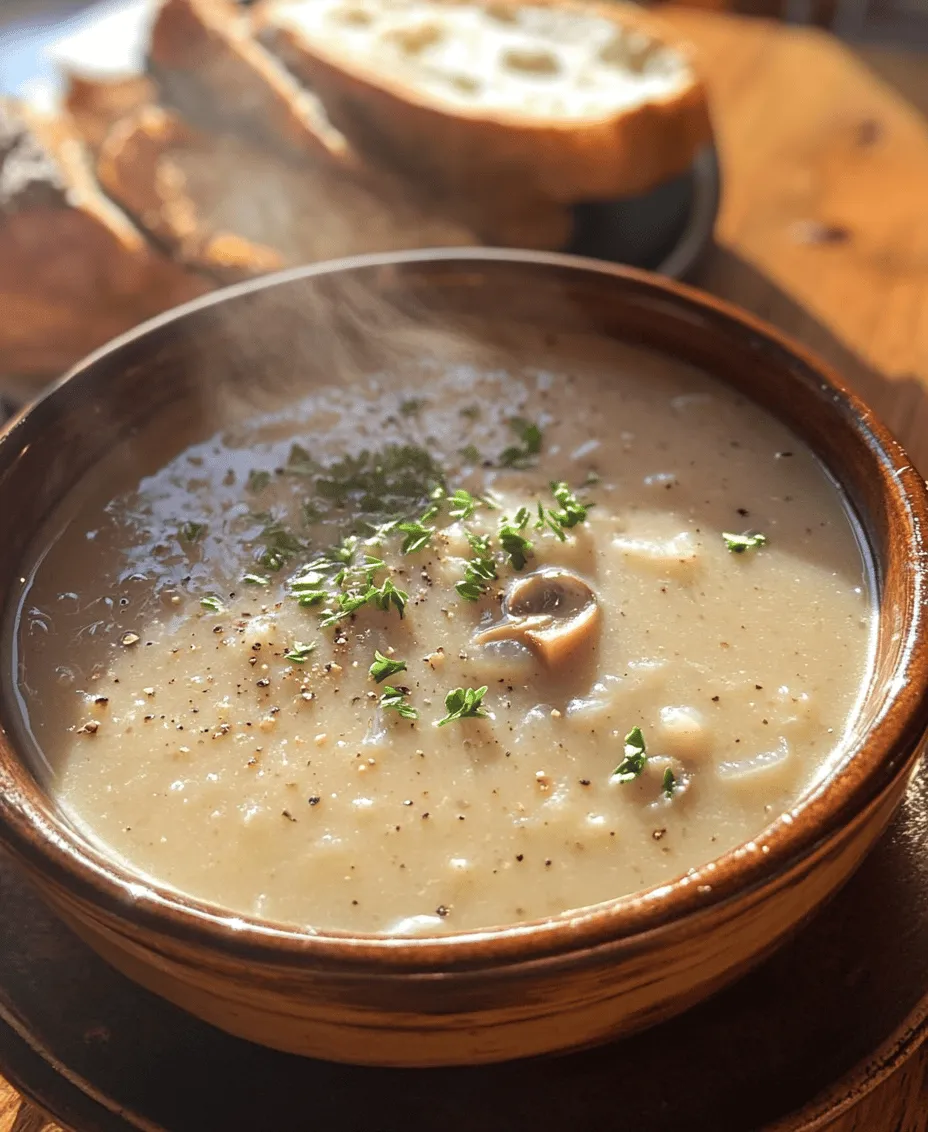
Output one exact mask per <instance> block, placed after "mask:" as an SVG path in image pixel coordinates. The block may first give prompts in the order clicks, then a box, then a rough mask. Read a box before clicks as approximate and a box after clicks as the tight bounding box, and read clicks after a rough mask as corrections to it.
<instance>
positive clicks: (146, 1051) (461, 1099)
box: [0, 761, 928, 1132]
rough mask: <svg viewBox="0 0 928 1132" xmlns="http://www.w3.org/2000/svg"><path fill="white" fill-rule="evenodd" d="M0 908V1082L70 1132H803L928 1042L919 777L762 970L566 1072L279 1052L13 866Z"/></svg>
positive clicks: (923, 772) (1, 876) (562, 1068)
mask: <svg viewBox="0 0 928 1132" xmlns="http://www.w3.org/2000/svg"><path fill="white" fill-rule="evenodd" d="M0 908H2V910H3V914H2V916H0V1071H2V1072H3V1073H4V1074H5V1075H6V1076H8V1077H9V1079H10V1080H11V1081H12V1082H13V1084H14V1085H16V1086H17V1087H18V1088H20V1089H21V1090H22V1091H23V1092H24V1093H25V1094H26V1095H27V1096H29V1097H31V1098H32V1099H33V1100H35V1101H36V1102H37V1103H38V1104H39V1105H40V1106H41V1107H42V1108H44V1109H46V1110H47V1111H48V1112H50V1113H51V1114H52V1115H54V1116H55V1117H56V1118H58V1119H59V1120H60V1121H61V1122H62V1123H64V1124H65V1125H69V1126H70V1127H72V1128H74V1129H76V1130H78V1132H126V1130H128V1129H144V1130H146V1132H164V1130H166V1132H211V1130H213V1129H215V1130H221V1132H245V1130H248V1132H265V1130H270V1129H283V1128H288V1129H313V1130H314V1132H316V1130H318V1132H432V1130H433V1129H434V1130H436V1132H437V1130H440V1132H474V1130H477V1129H479V1130H480V1132H514V1130H521V1129H525V1128H531V1129H533V1132H555V1130H557V1132H683V1130H686V1132H755V1130H757V1129H760V1128H769V1129H772V1128H773V1127H774V1126H775V1127H776V1132H812V1130H813V1129H816V1128H819V1127H821V1124H822V1122H824V1121H825V1120H827V1118H828V1117H829V1116H832V1115H835V1114H836V1113H838V1112H839V1111H841V1109H842V1108H843V1107H844V1106H845V1105H847V1104H848V1103H850V1102H851V1101H852V1100H858V1099H860V1097H862V1096H863V1095H864V1094H865V1093H866V1092H867V1091H868V1090H869V1089H871V1088H873V1087H875V1086H876V1085H877V1084H878V1083H879V1082H880V1081H881V1080H882V1079H883V1078H885V1076H886V1075H887V1073H888V1072H890V1071H891V1070H892V1069H893V1068H894V1067H895V1066H896V1065H898V1064H900V1063H901V1061H902V1060H904V1058H905V1057H906V1056H908V1055H910V1054H911V1053H912V1052H914V1050H915V1049H916V1048H917V1046H918V1044H919V1043H920V1042H921V1041H922V1040H923V1039H924V1038H925V1037H926V1036H928V965H926V956H928V762H925V761H923V762H922V764H921V767H920V769H919V770H918V771H917V773H916V775H915V776H914V778H913V779H912V783H911V786H910V788H909V791H908V795H907V798H906V803H905V806H904V809H903V811H902V812H901V814H900V816H899V818H898V819H897V821H896V822H895V823H894V825H893V827H892V829H891V830H890V832H889V834H888V835H887V836H886V837H885V838H884V839H883V841H882V842H881V843H880V844H879V846H878V847H877V849H876V850H875V851H874V853H873V855H872V856H871V857H870V858H869V859H868V860H867V862H866V863H865V865H864V866H863V868H862V869H861V870H860V872H859V873H858V874H857V876H856V877H855V878H854V879H853V880H852V881H851V883H850V884H849V885H848V886H847V887H846V888H845V889H844V891H843V892H842V893H840V894H839V895H838V897H836V899H835V900H834V901H833V902H832V903H831V905H830V906H829V907H828V908H826V909H825V910H824V911H823V912H822V913H821V914H820V915H819V916H817V917H816V918H815V920H814V921H813V922H812V923H811V924H810V925H809V926H808V927H806V928H805V930H804V931H803V932H802V934H801V935H800V936H798V937H797V938H796V939H795V940H794V941H793V942H792V943H791V944H789V945H788V946H787V947H786V948H785V949H784V950H782V951H781V952H779V953H778V954H777V955H775V956H774V957H773V958H772V959H770V960H768V962H767V963H766V964H764V966H763V967H762V968H760V969H759V970H758V971H756V972H755V973H754V974H752V975H750V976H748V977H747V978H746V979H744V980H743V981H741V982H740V983H738V984H736V985H735V986H733V987H731V988H730V989H729V990H727V991H725V992H723V993H722V994H720V995H718V996H717V997H716V998H714V999H712V1000H711V1001H709V1002H707V1003H705V1004H703V1005H702V1006H699V1007H697V1008H696V1009H694V1010H692V1011H690V1012H689V1013H688V1014H685V1015H683V1016H682V1017H681V1018H678V1019H675V1020H674V1021H673V1022H670V1023H668V1024H666V1025H664V1026H661V1027H658V1028H656V1029H654V1030H651V1031H649V1032H647V1033H645V1034H642V1035H639V1036H637V1037H633V1038H631V1039H629V1040H627V1041H623V1042H618V1043H616V1044H614V1045H611V1046H605V1047H602V1048H601V1049H598V1050H593V1051H589V1052H585V1053H579V1054H572V1055H570V1056H567V1057H560V1058H549V1059H544V1060H536V1061H525V1062H513V1063H510V1064H507V1065H497V1066H490V1067H483V1068H474V1069H450V1070H429V1071H411V1070H406V1071H402V1070H383V1069H362V1068H353V1067H350V1066H344V1065H333V1064H328V1063H324V1062H319V1061H308V1060H303V1059H300V1058H296V1057H291V1056H287V1055H284V1054H279V1053H273V1052H271V1051H270V1050H265V1049H261V1048H259V1047H257V1046H252V1045H249V1044H248V1043H246V1042H242V1041H239V1040H237V1039H234V1038H231V1037H228V1036H226V1035H225V1034H222V1033H220V1032H219V1031H217V1030H214V1029H212V1028H211V1027H209V1026H207V1025H205V1024H204V1023H201V1022H198V1021H196V1020H194V1019H193V1018H190V1017H188V1016H187V1015H185V1014H183V1013H182V1012H181V1011H179V1010H177V1009H176V1008H174V1007H172V1006H169V1005H168V1004H167V1003H165V1002H162V1001H161V1000H159V999H157V998H154V997H153V996H151V995H149V994H148V993H146V992H144V991H142V990H139V989H138V988H136V987H135V986H134V985H132V984H131V983H129V982H127V981H126V980H125V979H123V978H122V977H121V976H119V975H117V974H116V973H115V972H114V971H111V970H110V969H109V968H108V967H107V966H106V965H105V964H104V963H103V962H102V960H100V959H98V958H97V957H96V956H95V955H94V954H93V953H92V952H90V951H89V950H88V949H87V948H86V947H85V946H84V945H83V944H82V943H80V942H79V941H78V940H77V939H76V938H75V937H74V936H72V935H71V934H70V933H69V932H68V931H67V930H66V929H65V928H64V927H63V926H62V925H61V924H59V923H58V922H57V921H56V920H55V919H54V917H53V916H52V915H51V913H49V912H48V911H47V910H46V909H45V907H44V906H43V905H42V904H41V902H40V901H39V900H38V898H37V897H36V895H35V894H34V893H33V891H32V890H31V889H30V888H29V887H28V886H27V885H26V883H25V882H24V881H23V880H22V879H21V878H20V877H19V875H18V873H17V872H16V871H15V870H14V868H13V867H12V865H11V864H10V862H9V861H8V860H7V859H6V858H2V857H0ZM436 993H440V990H436Z"/></svg>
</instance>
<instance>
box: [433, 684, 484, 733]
mask: <svg viewBox="0 0 928 1132" xmlns="http://www.w3.org/2000/svg"><path fill="white" fill-rule="evenodd" d="M486 694H487V685H486V684H484V686H483V687H482V688H455V689H454V691H452V692H449V693H448V694H447V696H445V711H446V712H447V715H446V716H445V717H444V719H440V720H439V721H438V726H439V727H444V726H445V724H446V723H453V722H454V721H455V720H457V719H479V718H483V717H485V716H487V715H488V714H489V713H488V712H487V711H485V710H484V709H483V707H482V706H481V704H482V703H483V697H484V696H485V695H486Z"/></svg>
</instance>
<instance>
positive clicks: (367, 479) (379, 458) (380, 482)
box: [314, 444, 444, 531]
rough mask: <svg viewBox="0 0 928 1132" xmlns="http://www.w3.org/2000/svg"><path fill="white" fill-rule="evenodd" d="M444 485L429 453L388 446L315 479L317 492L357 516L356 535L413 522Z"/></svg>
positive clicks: (339, 464) (411, 446)
mask: <svg viewBox="0 0 928 1132" xmlns="http://www.w3.org/2000/svg"><path fill="white" fill-rule="evenodd" d="M443 482H444V476H443V474H442V469H441V467H440V466H439V464H438V463H436V461H435V460H434V459H433V457H432V456H431V454H430V453H429V452H427V451H426V450H425V449H424V448H420V447H419V446H418V445H415V444H388V445H386V446H385V447H384V448H382V449H380V451H378V452H369V451H366V450H365V451H363V452H361V453H359V454H358V455H357V456H344V457H342V459H341V460H338V461H336V462H335V463H334V464H331V465H329V466H328V467H327V468H326V469H325V470H324V472H323V473H322V474H321V475H319V476H317V477H316V479H315V481H314V488H315V493H316V495H317V496H319V497H320V499H321V500H324V501H325V502H327V503H328V504H329V506H330V507H334V508H335V509H336V510H340V511H345V512H347V513H348V514H350V515H352V516H353V517H354V518H355V529H356V530H361V531H367V530H370V529H371V528H373V527H375V526H377V525H378V524H380V523H383V522H384V521H386V520H388V519H408V518H412V517H413V516H414V515H415V514H416V513H417V512H418V511H420V510H421V508H422V507H424V506H426V505H427V503H428V501H429V500H430V499H431V496H432V492H433V491H434V489H435V488H436V487H440V486H441V485H442V484H443ZM422 521H423V522H424V521H425V520H424V519H423V520H422Z"/></svg>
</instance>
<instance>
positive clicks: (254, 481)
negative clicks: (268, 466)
mask: <svg viewBox="0 0 928 1132" xmlns="http://www.w3.org/2000/svg"><path fill="white" fill-rule="evenodd" d="M270 482H271V473H270V472H259V471H256V470H254V469H252V470H251V471H250V472H249V473H248V484H247V486H248V490H249V491H252V492H254V493H255V494H256V495H257V493H258V492H259V491H264V489H265V488H266V487H267V486H268V484H269V483H270Z"/></svg>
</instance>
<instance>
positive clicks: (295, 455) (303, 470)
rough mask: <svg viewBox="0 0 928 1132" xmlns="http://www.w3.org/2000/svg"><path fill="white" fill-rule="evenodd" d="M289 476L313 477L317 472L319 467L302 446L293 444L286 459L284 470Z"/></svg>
mask: <svg viewBox="0 0 928 1132" xmlns="http://www.w3.org/2000/svg"><path fill="white" fill-rule="evenodd" d="M284 470H285V471H286V472H287V473H288V474H289V475H291V476H307V477H308V476H314V475H315V474H316V473H317V472H318V471H319V465H318V464H317V463H316V461H315V460H314V459H313V458H312V456H310V454H309V453H308V452H307V451H306V449H305V448H304V447H303V445H302V444H293V445H291V447H290V455H289V456H288V457H287V467H286V468H285V469H284Z"/></svg>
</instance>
